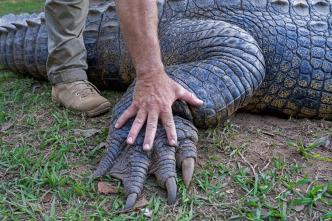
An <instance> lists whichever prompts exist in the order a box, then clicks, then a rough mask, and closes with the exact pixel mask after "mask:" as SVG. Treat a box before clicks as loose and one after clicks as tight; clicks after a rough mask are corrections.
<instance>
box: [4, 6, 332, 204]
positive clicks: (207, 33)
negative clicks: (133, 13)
mask: <svg viewBox="0 0 332 221" xmlns="http://www.w3.org/2000/svg"><path fill="white" fill-rule="evenodd" d="M157 4H158V8H159V39H160V44H161V50H162V56H163V62H164V64H165V68H166V72H167V74H168V75H169V76H170V77H171V78H172V79H174V80H175V81H176V82H178V83H179V84H181V85H182V86H183V87H184V88H186V89H187V90H189V91H190V92H193V93H194V94H196V96H197V97H198V98H200V99H202V100H203V101H204V104H203V105H202V106H200V107H192V106H190V105H188V104H187V103H185V102H183V101H177V102H176V103H175V104H174V105H173V113H174V119H175V123H176V128H177V133H178V146H177V147H176V148H175V147H170V146H168V142H167V137H166V134H165V131H164V129H163V127H162V125H158V130H157V135H156V140H155V142H154V146H153V150H152V151H150V152H148V153H146V152H144V151H142V147H141V146H142V143H143V139H144V131H145V129H144V128H143V129H142V131H141V133H140V134H139V136H138V138H137V140H136V142H135V144H134V145H131V146H129V145H127V144H126V141H125V139H126V135H127V134H128V132H129V130H130V126H131V124H132V121H130V122H127V124H126V125H125V126H124V127H123V128H122V129H121V130H115V129H114V124H115V122H116V120H117V119H118V117H119V116H121V114H122V113H123V112H124V110H125V109H126V108H127V107H128V106H129V105H130V103H131V98H132V93H133V90H134V85H135V81H134V79H135V71H134V68H133V65H132V63H131V61H130V57H129V53H128V51H127V49H126V47H125V44H124V40H123V38H122V37H121V33H120V29H119V24H118V20H117V16H116V11H115V4H114V2H113V1H110V2H108V3H106V4H101V5H98V6H95V7H92V8H90V10H89V15H88V18H87V22H86V28H85V31H84V41H85V45H86V49H87V60H88V64H89V69H88V70H87V73H88V76H89V80H90V81H91V82H93V83H94V84H96V85H97V86H98V87H100V88H107V89H112V90H116V89H124V88H127V87H128V86H129V85H130V84H131V86H130V87H129V88H128V90H127V92H126V93H125V95H124V96H123V98H122V99H121V101H120V102H119V103H118V104H117V105H116V107H115V108H114V110H113V112H112V122H111V127H110V130H109V136H108V139H107V143H108V148H107V151H106V154H105V156H104V158H103V159H102V161H101V163H100V166H99V168H98V169H97V171H96V172H95V173H94V174H93V175H92V177H96V176H100V175H104V174H106V173H108V174H111V175H113V176H115V177H118V178H120V179H122V180H123V181H124V186H125V190H126V194H127V195H128V200H127V204H126V208H128V207H131V206H132V205H133V203H134V202H135V200H136V198H137V196H138V195H139V194H140V193H141V191H142V189H143V185H144V182H145V179H146V175H147V173H152V174H155V175H156V177H157V182H158V184H159V185H160V186H161V187H162V188H167V190H168V193H169V195H168V199H169V203H173V202H174V199H175V192H176V183H175V177H176V171H175V167H176V165H177V166H178V167H179V168H181V167H182V170H183V178H184V181H185V183H186V184H187V185H188V184H189V182H190V179H191V175H192V171H193V167H194V162H195V160H196V144H197V130H196V128H195V126H196V127H208V126H211V125H215V124H217V123H218V122H220V121H222V120H225V119H227V118H228V117H229V116H230V115H231V114H233V113H234V112H235V111H236V110H238V109H240V108H242V109H245V110H246V111H251V112H256V113H269V114H273V115H285V116H294V117H310V118H323V119H327V120H331V119H332V76H331V75H332V13H331V12H332V5H331V2H329V1H324V0H310V1H309V0H308V1H305V0H291V1H287V0H260V1H258V0H246V1H241V0H168V1H165V0H159V1H158V2H157ZM0 25H1V28H0V34H1V35H0V49H1V53H0V55H1V62H2V63H3V64H4V65H5V67H7V68H8V69H10V70H12V71H13V72H15V73H19V74H24V75H28V74H30V75H32V76H33V77H36V78H39V79H45V80H46V69H45V63H46V58H47V32H46V29H45V20H44V19H43V14H40V15H38V16H37V15H27V14H24V15H20V16H14V15H8V16H4V17H3V18H2V19H1V20H0ZM194 125H195V126H194ZM128 159H130V160H128Z"/></svg>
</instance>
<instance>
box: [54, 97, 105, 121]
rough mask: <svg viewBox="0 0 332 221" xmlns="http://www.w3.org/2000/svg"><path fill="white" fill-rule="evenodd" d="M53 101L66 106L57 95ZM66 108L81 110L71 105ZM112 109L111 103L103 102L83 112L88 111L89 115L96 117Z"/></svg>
mask: <svg viewBox="0 0 332 221" xmlns="http://www.w3.org/2000/svg"><path fill="white" fill-rule="evenodd" d="M52 101H53V102H55V103H59V104H61V105H62V106H64V107H66V106H65V105H63V104H62V103H61V101H60V100H59V99H58V98H57V97H54V96H52ZM66 108H68V109H69V110H73V111H80V110H76V109H74V108H71V107H66ZM110 109H111V105H110V103H108V102H105V103H102V104H101V105H99V106H98V107H97V108H95V109H93V110H90V111H81V112H84V113H86V115H87V116H88V117H95V116H98V115H100V114H103V113H105V112H107V111H109V110H110Z"/></svg>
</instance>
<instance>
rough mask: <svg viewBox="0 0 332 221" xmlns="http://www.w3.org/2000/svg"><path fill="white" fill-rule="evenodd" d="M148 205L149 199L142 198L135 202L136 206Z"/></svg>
mask: <svg viewBox="0 0 332 221" xmlns="http://www.w3.org/2000/svg"><path fill="white" fill-rule="evenodd" d="M147 205H149V201H147V200H146V199H141V200H138V201H137V202H136V203H135V205H134V208H143V207H146V206H147Z"/></svg>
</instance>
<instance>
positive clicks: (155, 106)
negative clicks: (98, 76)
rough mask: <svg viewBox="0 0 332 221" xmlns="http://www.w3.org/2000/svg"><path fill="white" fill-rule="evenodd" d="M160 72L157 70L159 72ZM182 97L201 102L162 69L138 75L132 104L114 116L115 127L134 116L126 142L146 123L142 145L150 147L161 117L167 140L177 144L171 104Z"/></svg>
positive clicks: (200, 103)
mask: <svg viewBox="0 0 332 221" xmlns="http://www.w3.org/2000/svg"><path fill="white" fill-rule="evenodd" d="M159 72H160V73H159ZM177 99H181V100H184V101H186V102H188V103H189V104H192V105H202V104H203V101H201V100H199V99H198V98H196V97H195V95H194V94H192V93H190V92H189V91H187V90H185V89H184V88H183V87H182V86H181V85H180V84H178V83H176V82H175V81H173V80H172V79H171V78H170V77H168V76H167V75H166V73H165V71H164V70H162V71H160V70H159V71H157V72H156V73H155V74H153V75H152V76H150V75H149V76H147V77H140V78H139V77H138V78H137V80H136V85H135V90H134V94H133V100H132V104H131V105H130V106H129V107H128V108H127V110H126V111H125V112H124V113H123V114H122V115H121V116H120V118H119V119H118V120H117V123H116V125H115V128H121V127H122V125H124V123H125V122H126V121H127V120H129V119H130V118H132V117H134V116H136V118H135V120H134V123H133V125H132V127H131V130H130V131H129V134H128V139H127V143H128V144H133V143H134V142H135V140H136V137H137V135H138V133H139V132H140V130H141V128H142V127H143V125H144V124H145V122H147V123H146V129H145V139H144V143H143V149H144V150H145V151H150V150H151V148H152V144H153V140H154V138H155V133H156V130H157V124H158V119H159V118H160V119H161V121H162V123H163V126H164V128H165V130H166V134H167V137H168V141H169V144H170V145H172V146H176V143H177V136H176V131H175V125H174V121H173V114H172V104H173V103H174V102H175V101H176V100H177Z"/></svg>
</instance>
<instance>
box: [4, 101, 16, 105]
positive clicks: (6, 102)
mask: <svg viewBox="0 0 332 221" xmlns="http://www.w3.org/2000/svg"><path fill="white" fill-rule="evenodd" d="M12 103H14V101H5V104H12Z"/></svg>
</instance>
